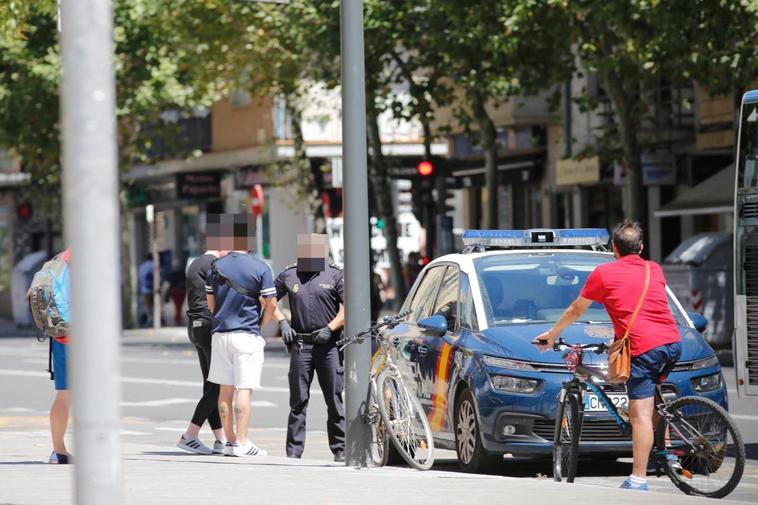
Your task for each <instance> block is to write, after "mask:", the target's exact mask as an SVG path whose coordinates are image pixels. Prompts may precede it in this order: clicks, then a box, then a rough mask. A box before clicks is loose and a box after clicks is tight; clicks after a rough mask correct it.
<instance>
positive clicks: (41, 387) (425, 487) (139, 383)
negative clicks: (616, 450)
mask: <svg viewBox="0 0 758 505" xmlns="http://www.w3.org/2000/svg"><path fill="white" fill-rule="evenodd" d="M46 364H47V348H46V346H45V345H44V344H39V343H37V342H36V341H35V340H34V339H33V338H8V339H5V338H0V385H1V387H0V504H2V505H4V504H27V503H29V504H45V503H56V504H59V503H72V502H73V490H72V488H71V485H72V480H71V475H72V474H71V471H72V468H71V467H65V466H54V465H45V464H43V463H44V461H46V458H47V456H48V455H49V451H50V442H49V432H48V420H47V409H48V408H49V405H50V402H51V400H52V395H53V393H52V387H51V385H50V382H49V378H48V377H47V376H46V374H45V372H44V368H45V366H46ZM286 370H287V357H286V354H285V352H284V348H283V346H282V345H281V342H280V341H275V340H271V341H269V343H268V345H267V346H266V362H265V364H264V377H263V386H264V387H263V388H261V390H260V391H258V392H257V393H256V394H255V396H254V398H253V414H252V418H251V438H252V439H253V440H254V441H255V442H256V444H257V445H259V446H260V447H263V448H264V449H266V450H268V451H269V454H270V455H271V456H268V457H266V458H263V459H255V460H251V459H233V458H224V457H218V456H210V457H203V456H194V455H189V454H186V453H184V452H182V451H180V450H178V449H176V448H175V447H174V444H176V441H177V439H178V438H179V434H180V433H181V432H183V431H184V429H185V428H186V425H187V421H188V419H189V417H190V416H191V414H192V410H193V409H194V404H195V402H196V400H197V394H198V393H199V389H200V384H199V381H198V376H199V367H198V366H197V363H196V357H195V354H194V351H193V349H192V347H191V346H190V345H189V344H188V341H187V337H186V329H184V328H167V329H161V330H158V331H155V330H152V329H150V330H139V331H127V332H125V334H124V337H123V347H122V353H121V378H122V402H121V407H122V422H121V441H122V455H121V462H122V468H123V494H124V500H123V501H124V503H127V504H131V503H139V504H142V503H161V504H162V505H163V504H166V503H169V504H172V503H182V504H185V503H186V504H194V503H203V504H207V503H214V502H219V503H224V504H226V503H238V502H239V503H241V502H243V501H244V502H245V503H293V502H298V503H348V502H350V503H379V502H382V503H387V502H388V501H391V502H397V503H410V502H418V501H421V500H423V501H425V502H426V501H429V502H432V503H433V502H446V503H451V504H452V503H473V502H474V501H475V500H476V501H478V500H488V501H489V502H494V503H502V502H509V503H510V502H512V501H513V500H516V501H515V503H520V502H529V503H533V504H541V503H551V504H552V503H592V502H599V503H608V502H609V501H613V502H616V503H619V504H623V503H640V502H641V501H642V499H643V496H644V501H645V502H647V503H650V502H651V500H653V502H654V503H663V502H666V503H674V504H676V503H696V502H701V501H702V500H699V499H696V498H692V497H687V496H684V495H682V494H681V493H680V492H679V491H678V490H676V489H675V488H674V487H673V486H672V484H671V483H670V482H669V481H668V479H666V478H660V479H655V478H652V479H651V480H650V485H651V489H652V490H653V492H651V493H648V494H646V495H641V494H639V493H630V492H625V491H621V490H617V489H616V487H617V486H618V485H619V483H620V482H621V481H623V479H624V477H625V476H626V475H628V474H629V471H630V462H629V461H625V460H619V461H617V462H613V463H608V462H607V461H606V462H595V461H592V460H589V459H588V460H581V461H580V475H579V477H578V479H577V481H578V483H577V484H574V485H568V484H559V483H554V482H552V481H551V480H550V479H548V478H546V477H545V475H547V474H549V473H550V464H549V462H548V461H539V460H538V461H524V460H514V459H512V458H506V459H505V460H504V461H503V464H502V465H500V466H499V467H498V468H497V470H496V471H495V473H494V474H490V475H469V474H463V473H460V472H459V471H458V468H457V464H456V461H455V454H454V453H453V452H450V451H437V454H436V463H435V466H434V468H433V470H432V471H429V472H417V471H415V470H410V469H407V468H381V469H370V470H366V469H363V470H356V469H352V468H345V467H344V466H340V465H336V464H334V463H332V462H331V453H330V452H329V450H328V445H327V437H326V433H325V421H326V409H325V407H324V402H323V400H322V398H321V396H320V391H319V389H318V386H317V384H316V383H315V381H314V386H313V390H312V393H313V396H312V400H311V404H310V406H309V412H308V440H307V443H306V450H305V454H304V459H303V460H300V461H293V460H289V459H286V458H283V456H284V436H285V429H284V426H285V425H286V416H287V412H288V407H287V382H286ZM725 376H726V378H727V380H728V381H729V382H731V380H730V379H732V376H733V373H731V372H730V371H728V370H727V371H725ZM729 387H730V388H733V387H734V386H733V384H729ZM732 398H734V397H732ZM730 410H732V412H733V414H735V417H737V422H738V425H739V427H740V430H741V431H742V433H743V436H744V437H745V441H746V443H747V444H748V451H749V453H748V457H749V460H748V468H747V469H746V472H745V476H744V477H743V480H742V482H741V483H740V486H739V487H738V488H737V490H735V492H734V493H733V494H732V495H730V497H729V498H730V499H731V500H734V501H732V502H727V503H737V502H740V501H742V503H757V502H758V451H757V450H756V449H758V423H756V422H755V421H756V420H758V415H756V414H758V406H756V405H755V404H750V403H747V402H745V401H742V400H737V399H733V400H732V401H731V402H730ZM70 436H71V434H69V438H70ZM201 438H202V439H203V440H204V441H205V442H206V443H209V442H210V441H211V440H212V439H211V438H210V433H209V432H208V431H206V429H204V430H203V432H201Z"/></svg>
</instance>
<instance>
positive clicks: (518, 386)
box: [491, 375, 539, 394]
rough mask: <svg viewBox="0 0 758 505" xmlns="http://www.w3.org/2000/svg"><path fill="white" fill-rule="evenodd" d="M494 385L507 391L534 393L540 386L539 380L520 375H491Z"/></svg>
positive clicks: (500, 389) (499, 389)
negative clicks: (520, 376)
mask: <svg viewBox="0 0 758 505" xmlns="http://www.w3.org/2000/svg"><path fill="white" fill-rule="evenodd" d="M491 379H492V386H493V387H494V388H495V389H497V390H498V391H505V392H507V393H524V394H529V393H534V391H535V390H536V389H537V386H539V381H536V380H532V379H520V378H518V377H508V376H507V375H493V376H491Z"/></svg>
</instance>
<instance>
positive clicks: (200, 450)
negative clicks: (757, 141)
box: [176, 435, 213, 454]
mask: <svg viewBox="0 0 758 505" xmlns="http://www.w3.org/2000/svg"><path fill="white" fill-rule="evenodd" d="M176 446H177V447H178V448H179V449H183V450H185V451H187V452H194V453H195V454H213V451H212V450H211V449H209V448H208V447H206V445H205V444H204V443H202V442H201V441H200V440H198V438H197V437H195V438H185V436H184V435H182V436H181V438H180V439H179V443H178V444H176Z"/></svg>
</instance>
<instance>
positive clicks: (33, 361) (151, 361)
mask: <svg viewBox="0 0 758 505" xmlns="http://www.w3.org/2000/svg"><path fill="white" fill-rule="evenodd" d="M121 362H122V363H130V364H138V365H189V366H195V367H196V366H199V365H198V362H197V360H193V359H158V358H123V357H122V358H121ZM22 363H28V364H30V365H47V360H46V359H42V358H27V359H24V360H22ZM263 368H271V369H281V370H287V369H288V368H289V364H288V363H265V362H264V363H263Z"/></svg>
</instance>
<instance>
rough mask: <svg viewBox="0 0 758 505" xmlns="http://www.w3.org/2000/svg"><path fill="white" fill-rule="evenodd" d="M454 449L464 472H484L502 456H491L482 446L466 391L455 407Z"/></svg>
mask: <svg viewBox="0 0 758 505" xmlns="http://www.w3.org/2000/svg"><path fill="white" fill-rule="evenodd" d="M455 449H456V452H457V453H458V465H459V466H460V467H461V470H463V471H464V472H469V473H483V472H486V471H488V470H490V469H492V467H493V466H495V465H496V464H497V463H498V462H499V461H500V460H501V459H502V456H500V455H498V454H491V453H489V452H487V451H486V450H485V449H484V447H483V446H482V437H481V432H480V430H479V420H478V419H477V417H476V408H475V406H474V397H473V395H472V394H471V391H469V390H468V389H466V390H464V391H463V393H461V396H460V397H459V398H458V402H457V404H456V407H455Z"/></svg>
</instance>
